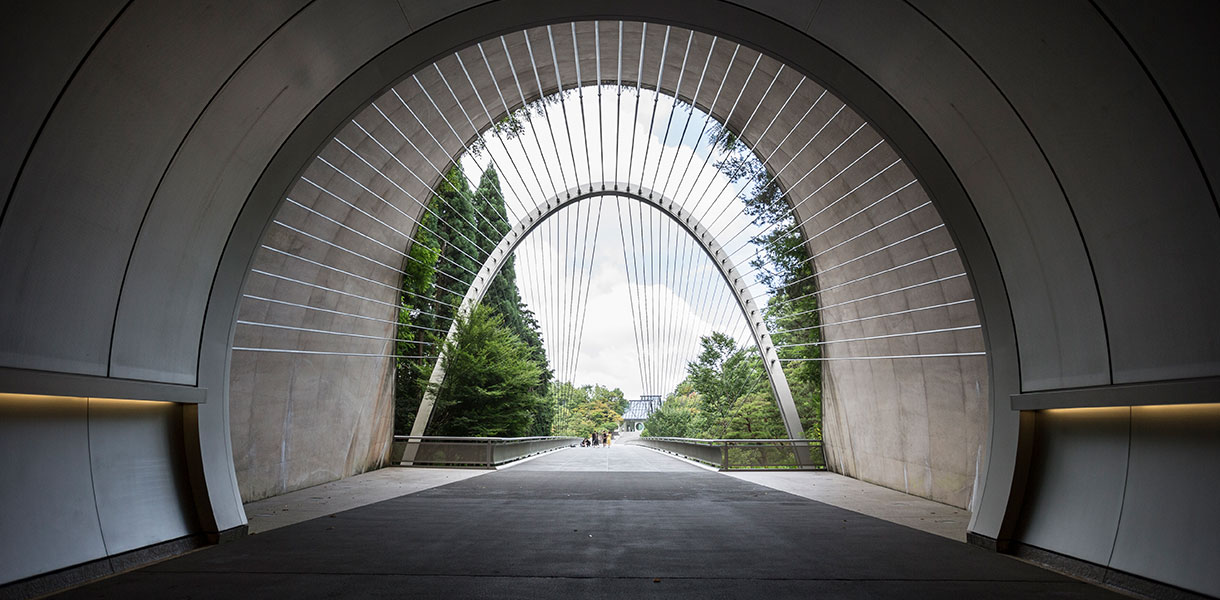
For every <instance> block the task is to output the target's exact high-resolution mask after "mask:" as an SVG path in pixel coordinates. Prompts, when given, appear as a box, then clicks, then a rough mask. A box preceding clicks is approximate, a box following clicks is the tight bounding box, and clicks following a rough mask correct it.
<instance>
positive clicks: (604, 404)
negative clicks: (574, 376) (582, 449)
mask: <svg viewBox="0 0 1220 600" xmlns="http://www.w3.org/2000/svg"><path fill="white" fill-rule="evenodd" d="M551 401H552V402H554V403H555V406H556V410H557V415H556V418H555V426H554V433H555V435H574V436H577V437H589V436H590V435H592V434H594V433H597V432H601V431H613V430H614V429H615V428H617V427H618V424H619V423H621V422H622V421H623V413H624V412H626V410H627V404H628V402H627V399H626V398H624V397H623V391H622V390H620V389H618V388H615V389H613V390H612V389H609V388H607V387H605V386H601V385H585V386H580V387H577V386H574V385H572V384H571V383H569V382H566V381H561V382H558V383H555V384H553V385H551Z"/></svg>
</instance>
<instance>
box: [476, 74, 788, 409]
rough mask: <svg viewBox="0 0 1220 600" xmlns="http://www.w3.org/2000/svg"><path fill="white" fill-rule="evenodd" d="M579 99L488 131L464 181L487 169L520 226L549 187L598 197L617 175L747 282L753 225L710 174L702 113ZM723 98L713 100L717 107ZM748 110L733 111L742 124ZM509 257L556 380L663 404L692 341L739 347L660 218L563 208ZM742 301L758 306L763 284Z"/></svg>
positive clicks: (693, 256)
mask: <svg viewBox="0 0 1220 600" xmlns="http://www.w3.org/2000/svg"><path fill="white" fill-rule="evenodd" d="M525 83H526V82H524V81H523V82H522V84H523V85H525ZM582 93H583V103H582V102H581V98H580V95H578V94H577V93H576V92H575V91H572V92H570V93H569V94H568V96H567V97H566V98H565V100H564V101H563V102H562V103H550V104H548V105H547V109H546V111H547V114H540V113H535V114H531V115H530V116H529V118H528V120H527V121H526V128H525V131H524V132H523V133H522V134H521V135H520V136H517V137H516V138H515V139H508V138H506V137H497V136H496V135H494V134H492V133H488V134H487V135H486V136H485V137H484V141H485V150H483V151H482V152H479V153H478V155H477V156H470V155H468V156H466V157H464V158H463V159H462V162H461V164H462V167H463V169H464V170H465V171H466V173H467V176H468V177H469V178H470V179H471V180H473V181H477V180H478V176H479V173H480V172H481V171H482V170H483V169H484V168H486V167H488V166H489V165H490V166H496V167H498V169H497V170H498V171H499V173H500V177H501V187H502V188H503V191H504V194H505V196H506V201H507V203H508V204H509V206H511V207H512V210H513V211H514V212H515V214H516V215H517V216H520V215H523V214H524V213H525V212H526V211H527V209H530V208H533V207H534V206H536V205H537V204H538V203H540V202H543V201H545V200H547V199H548V198H550V197H552V196H554V195H555V191H558V192H559V194H560V195H562V194H563V193H564V191H565V190H566V189H567V188H571V187H575V186H577V185H578V184H579V185H582V186H584V187H586V188H587V187H588V182H589V181H591V180H592V181H595V182H598V187H600V182H601V181H614V180H616V176H615V173H616V171H617V173H618V175H617V180H618V181H622V182H630V183H631V184H632V188H633V189H635V186H639V185H641V183H642V184H643V185H644V186H645V187H647V188H650V189H654V190H656V191H658V192H663V193H664V194H665V196H666V197H668V198H671V199H673V200H675V201H676V202H678V203H679V204H680V205H681V206H682V207H684V208H685V209H687V210H688V211H692V212H693V214H694V215H695V217H696V218H698V219H699V220H700V222H701V223H702V224H703V225H704V226H706V227H707V228H708V230H710V231H711V232H712V233H713V234H717V241H719V242H720V243H721V244H723V245H724V247H725V248H726V249H727V250H728V251H729V252H732V253H733V254H732V255H731V256H732V259H733V261H734V262H735V263H736V264H737V265H738V269H739V270H740V271H741V272H743V273H744V272H748V271H749V270H750V267H749V265H748V260H749V258H750V256H751V254H752V252H753V247H752V246H749V245H748V238H749V237H750V235H752V234H753V233H756V232H758V231H760V228H758V227H756V226H754V225H753V224H752V223H750V220H749V218H748V217H746V216H745V215H743V214H742V213H741V210H742V203H741V201H740V200H739V199H738V198H737V192H738V191H739V190H740V189H741V184H740V183H737V184H734V183H730V182H729V181H728V179H727V178H725V177H724V176H723V175H721V174H720V173H719V172H718V171H717V170H716V169H715V168H714V167H713V165H714V163H715V162H716V160H717V159H718V158H720V154H719V153H718V152H715V151H713V150H712V148H711V145H710V143H709V139H708V138H709V135H710V128H707V127H705V123H707V115H706V114H705V113H703V112H702V111H699V110H697V109H696V110H695V111H694V112H693V114H692V112H691V111H690V109H689V107H688V106H686V105H682V106H678V107H676V108H675V107H674V105H673V101H672V99H671V98H670V97H668V96H663V95H662V96H660V97H659V98H658V97H657V96H656V95H654V94H653V93H652V92H649V91H647V90H645V91H643V92H642V93H641V94H640V95H639V97H638V99H639V102H638V108H637V96H636V93H635V90H634V88H630V89H624V91H623V94H622V95H621V96H618V94H617V89H616V88H615V87H613V86H608V87H604V88H602V97H601V101H600V103H601V106H600V110H599V99H598V95H597V89H596V88H593V87H589V88H584V89H583V90H582ZM497 100H498V99H497ZM654 100H655V102H654ZM508 101H509V102H513V99H512V98H508ZM731 101H732V99H731V98H730V99H723V98H722V99H721V102H722V103H723V104H721V105H720V106H724V107H728V106H730V105H731ZM582 104H583V114H582ZM616 105H617V106H616ZM654 107H655V108H654ZM752 109H753V107H741V106H738V107H736V109H735V110H738V111H742V112H741V113H740V114H745V115H746V116H747V117H750V113H749V112H748V111H749V110H752ZM565 116H566V119H565ZM547 117H549V119H548V118H547ZM752 118H753V119H755V120H756V121H755V122H753V123H752V125H754V126H758V127H765V126H766V125H767V123H766V118H765V116H764V115H753V117H752ZM599 122H600V127H599ZM650 127H651V134H650ZM616 131H617V140H616ZM501 139H503V141H504V142H505V143H504V144H502V143H501ZM569 140H571V142H570V143H569ZM586 156H588V159H587V160H586ZM616 158H617V160H616ZM518 174H520V175H518ZM510 218H513V215H511V214H510ZM599 218H600V224H599ZM624 241H625V242H626V243H625V244H624ZM624 249H626V252H624ZM739 249H740V250H739ZM624 254H625V256H624ZM516 256H517V282H518V286H519V287H520V288H521V293H522V295H523V297H524V299H525V302H526V303H527V304H528V305H529V307H530V309H531V310H533V311H534V313H535V314H536V316H537V318H538V321H539V323H540V324H541V326H542V330H543V336H544V338H545V341H546V345H547V355H548V357H549V359H550V361H551V367H552V369H555V370H556V371H557V377H559V378H560V379H563V380H569V379H571V380H574V381H575V382H576V383H577V384H578V385H584V384H593V383H598V384H602V385H606V386H610V387H617V388H621V389H622V390H623V392H624V393H625V394H626V395H627V397H628V398H634V397H638V396H639V395H641V394H642V393H657V394H664V393H667V392H669V391H671V390H672V389H673V387H674V386H675V385H676V384H677V383H678V382H679V381H681V380H682V378H683V377H684V376H685V365H686V362H687V361H689V360H691V359H693V358H694V357H695V355H696V354H697V353H698V336H700V335H706V334H707V333H709V332H711V331H713V330H715V331H723V332H726V333H729V334H730V335H734V336H736V337H737V338H738V339H739V340H740V341H741V342H742V343H745V342H746V341H747V339H748V337H747V332H746V325H745V321H744V319H743V318H742V317H741V314H740V312H739V311H738V310H737V309H736V306H735V303H734V301H733V300H732V298H731V295H730V293H729V289H728V287H727V285H726V284H725V282H724V280H723V279H722V278H721V277H720V275H719V273H718V272H717V270H716V268H715V266H714V265H713V263H712V262H711V261H710V260H709V259H708V258H707V257H706V255H705V254H704V253H703V252H702V250H701V249H699V248H698V246H697V245H696V244H695V243H694V242H693V240H692V239H691V238H690V236H688V235H686V234H685V233H684V232H683V231H682V230H681V229H680V228H679V227H678V226H677V225H676V224H675V223H674V222H673V221H672V220H670V219H669V218H668V217H665V216H663V215H662V213H661V212H660V211H659V210H657V209H656V208H654V207H652V206H650V205H647V204H644V203H641V202H639V201H637V200H634V199H631V198H627V197H609V196H607V197H600V198H590V199H586V200H583V201H581V202H580V203H577V204H573V205H569V206H567V207H565V208H564V209H562V210H561V211H559V212H558V213H556V214H555V215H554V216H553V217H551V218H550V219H549V220H548V221H547V222H545V223H543V224H542V225H541V226H539V227H538V228H537V229H535V230H534V232H532V233H531V234H530V235H529V236H528V237H527V238H526V239H525V240H524V241H523V242H522V243H521V245H520V246H519V247H518V250H517V253H516ZM582 266H583V268H582ZM747 279H749V280H750V282H751V283H753V282H754V277H753V276H752V275H748V276H747ZM582 287H583V289H580V288H582ZM586 290H587V292H586ZM751 292H752V293H753V294H754V296H755V298H758V300H756V302H759V303H760V304H761V303H763V302H765V289H764V288H763V286H761V285H758V284H754V285H753V286H752V288H751ZM578 299H579V301H578ZM582 317H583V319H582ZM582 321H583V332H582V331H581V329H582V327H581V324H582Z"/></svg>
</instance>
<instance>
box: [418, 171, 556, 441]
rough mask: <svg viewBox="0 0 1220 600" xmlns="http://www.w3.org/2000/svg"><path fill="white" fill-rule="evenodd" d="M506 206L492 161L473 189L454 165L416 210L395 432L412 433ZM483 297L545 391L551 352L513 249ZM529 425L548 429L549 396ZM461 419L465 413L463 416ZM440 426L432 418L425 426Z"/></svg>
mask: <svg viewBox="0 0 1220 600" xmlns="http://www.w3.org/2000/svg"><path fill="white" fill-rule="evenodd" d="M505 211H506V208H505V204H504V196H503V193H502V192H501V190H500V182H499V176H498V174H497V173H496V172H495V170H494V169H491V168H489V169H488V170H487V171H486V172H484V173H483V175H482V176H481V178H480V181H479V186H478V188H476V189H472V188H471V187H470V183H469V181H468V180H467V179H466V177H465V176H464V175H463V174H462V172H461V170H460V169H459V168H458V167H457V166H456V165H455V166H454V167H452V168H450V169H449V171H448V172H447V173H446V174H445V176H444V177H443V178H442V179H441V181H440V183H439V184H438V185H437V188H436V190H435V191H434V194H433V196H432V198H431V199H430V201H429V203H428V210H426V211H423V212H422V213H421V214H420V216H419V221H420V226H419V227H417V230H416V232H415V237H414V239H413V243H412V244H411V247H410V249H409V250H408V252H407V254H408V258H407V259H406V262H405V264H404V268H403V270H404V271H405V272H406V273H407V275H406V276H404V277H403V285H402V295H401V309H400V310H399V317H398V321H399V324H400V327H399V328H398V340H399V342H398V343H397V344H396V346H397V353H398V355H399V356H402V357H422V358H399V359H397V360H396V381H395V432H396V433H398V434H405V433H408V432H409V431H410V429H411V426H412V424H413V423H414V420H415V416H416V413H417V412H418V409H419V403H420V400H421V399H422V397H423V392H424V388H425V386H426V385H427V379H428V377H429V376H430V375H431V372H432V368H433V366H434V364H435V357H436V356H437V355H438V354H439V351H440V349H441V347H442V344H443V343H444V340H445V335H446V333H447V331H448V329H449V326H450V323H451V321H450V319H451V318H452V317H453V316H454V314H455V312H456V307H457V306H458V305H460V303H461V301H462V296H463V294H465V292H466V290H467V288H468V286H469V282H470V280H471V279H472V278H473V275H472V273H475V272H477V271H478V270H479V269H480V268H481V267H482V265H481V264H479V263H480V261H481V260H483V258H484V257H486V256H487V255H488V254H489V253H490V252H492V251H493V250H494V249H495V245H496V244H497V243H498V242H499V240H500V239H501V238H502V237H503V235H504V233H505V232H506V231H508V228H509V227H510V226H511V225H510V224H509V223H507V222H506V221H505V216H506V212H505ZM483 305H484V306H487V307H488V309H489V310H490V311H492V313H494V314H495V315H497V316H498V317H499V318H500V319H501V321H502V324H503V326H504V327H505V328H506V329H507V330H508V331H509V332H510V333H512V334H513V335H514V336H515V337H516V338H518V339H520V340H522V343H523V345H524V347H525V348H526V352H527V354H528V355H529V357H530V359H531V360H532V361H533V362H534V363H535V364H537V365H539V373H538V376H537V379H536V381H535V382H534V384H533V387H532V388H531V390H532V392H533V393H534V394H536V395H537V396H538V397H545V396H546V390H547V385H548V383H549V382H550V377H551V374H550V372H549V370H548V368H547V361H546V352H545V350H544V349H543V345H542V338H541V334H540V333H539V327H538V323H537V321H536V320H535V318H534V315H533V314H532V313H531V312H530V311H529V310H528V309H526V307H525V305H524V304H523V303H522V301H521V294H520V292H519V291H518V289H517V281H516V270H515V264H514V261H513V259H512V258H511V257H510V258H509V259H508V261H507V263H506V264H504V265H503V267H502V269H501V270H500V272H499V274H498V275H497V276H496V277H495V278H494V279H493V280H492V283H491V285H490V286H489V287H488V290H487V292H486V294H485V296H484V300H483ZM531 410H532V412H531V415H530V418H529V419H528V423H529V426H528V427H527V428H526V429H524V430H523V435H524V434H528V435H547V434H549V433H550V430H551V421H552V419H553V410H552V409H550V408H548V407H547V406H546V404H545V403H537V404H535V405H532V408H531ZM459 421H460V419H459ZM436 431H437V430H436V428H435V427H432V426H431V425H430V426H429V430H428V433H429V434H434V433H435V432H436Z"/></svg>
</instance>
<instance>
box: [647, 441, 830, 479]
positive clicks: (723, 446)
mask: <svg viewBox="0 0 1220 600" xmlns="http://www.w3.org/2000/svg"><path fill="white" fill-rule="evenodd" d="M627 443H628V444H634V445H636V446H644V447H646V448H652V449H654V450H660V451H662V452H668V453H670V454H676V455H678V456H681V457H683V458H689V459H691V460H696V461H699V462H701V463H705V464H709V465H711V466H713V467H717V468H719V469H720V470H721V471H738V470H750V469H801V470H817V471H821V470H824V469H826V455H825V453H824V452H823V450H822V440H804V439H769V440H752V439H732V440H728V439H716V440H704V439H697V438H674V437H647V438H645V437H642V438H638V439H635V440H631V441H629V442H627Z"/></svg>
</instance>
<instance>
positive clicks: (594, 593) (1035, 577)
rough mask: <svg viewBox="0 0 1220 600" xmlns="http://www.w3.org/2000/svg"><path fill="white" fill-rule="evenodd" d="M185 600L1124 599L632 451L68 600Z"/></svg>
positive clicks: (404, 503)
mask: <svg viewBox="0 0 1220 600" xmlns="http://www.w3.org/2000/svg"><path fill="white" fill-rule="evenodd" d="M184 596H190V597H192V598H233V597H244V596H260V597H271V596H275V597H290V598H294V599H299V598H315V597H340V596H356V597H391V596H392V597H406V596H410V597H413V598H450V597H452V598H619V597H629V598H635V597H665V598H675V597H678V598H681V597H690V598H758V597H767V598H798V597H799V598H810V597H819V598H911V597H934V598H942V597H953V596H957V597H981V596H986V597H990V598H1028V597H1033V596H1053V597H1059V598H1121V597H1122V596H1119V595H1117V594H1113V593H1111V592H1108V591H1105V590H1102V589H1100V588H1096V587H1093V586H1091V585H1089V584H1085V583H1082V582H1079V581H1075V580H1072V579H1069V578H1067V577H1063V576H1060V575H1057V574H1054V573H1051V572H1048V571H1045V570H1042V569H1039V568H1037V567H1034V566H1031V565H1028V564H1025V563H1022V562H1020V561H1017V560H1014V559H1011V558H1009V557H1005V556H1001V555H997V554H994V553H991V552H987V551H985V550H982V549H979V548H975V547H972V546H968V545H966V544H963V543H960V542H955V541H952V540H949V539H945V538H943V537H940V536H936V535H932V534H929V533H924V532H921V531H916V530H914V529H910V528H907V527H903V526H901V525H896V524H893V523H889V522H886V521H882V520H879V519H875V518H872V517H868V516H865V515H862V514H859V513H855V512H851V511H847V510H843V509H841V508H836V507H833V506H830V505H827V504H823V503H821V502H816V501H813V500H808V499H805V498H801V497H798V496H794V495H791V494H788V493H785V492H780V491H777V490H774V489H771V488H767V487H763V486H760V485H757V484H754V483H750V482H747V481H744V480H742V479H739V478H734V477H728V476H725V475H722V474H719V473H714V472H710V471H707V470H704V469H701V468H698V467H695V466H692V465H690V464H688V463H686V462H684V461H680V460H677V459H673V458H669V457H667V456H664V455H661V454H659V453H655V452H652V451H650V450H645V449H642V448H636V447H629V446H628V447H624V446H615V447H611V448H598V449H593V448H589V449H579V448H578V449H570V450H563V451H559V452H556V453H553V454H549V455H546V456H542V457H540V458H537V459H534V460H531V461H528V462H525V463H523V464H520V465H518V466H515V467H513V468H510V469H505V470H501V471H497V472H494V473H489V474H487V475H482V476H478V477H472V478H468V479H465V480H462V481H458V482H456V483H451V484H448V485H444V486H440V487H435V488H432V489H429V490H426V491H421V492H417V493H414V494H410V495H406V496H401V497H398V498H394V499H391V500H386V501H383V502H379V503H376V504H372V505H369V506H365V507H362V508H357V509H353V510H349V511H346V512H341V513H338V514H335V515H332V516H330V517H326V518H319V519H314V520H311V521H306V522H303V523H298V524H295V525H290V526H287V527H283V528H280V529H276V530H273V531H269V532H266V533H262V534H259V535H254V536H250V537H247V538H245V539H242V540H239V541H237V542H234V543H230V544H225V545H221V546H216V547H212V548H208V549H205V550H202V551H199V552H195V553H193V554H189V555H187V556H183V557H180V558H177V559H174V560H170V561H166V562H163V563H159V564H156V565H153V566H150V567H147V568H144V569H141V570H138V571H134V572H131V573H127V574H124V575H120V576H117V577H113V578H110V579H107V580H104V581H101V582H98V583H95V584H93V585H90V586H86V587H83V588H78V589H76V590H72V591H70V592H68V593H66V594H65V595H64V597H70V598H97V597H124V598H130V597H157V598H167V597H184Z"/></svg>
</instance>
